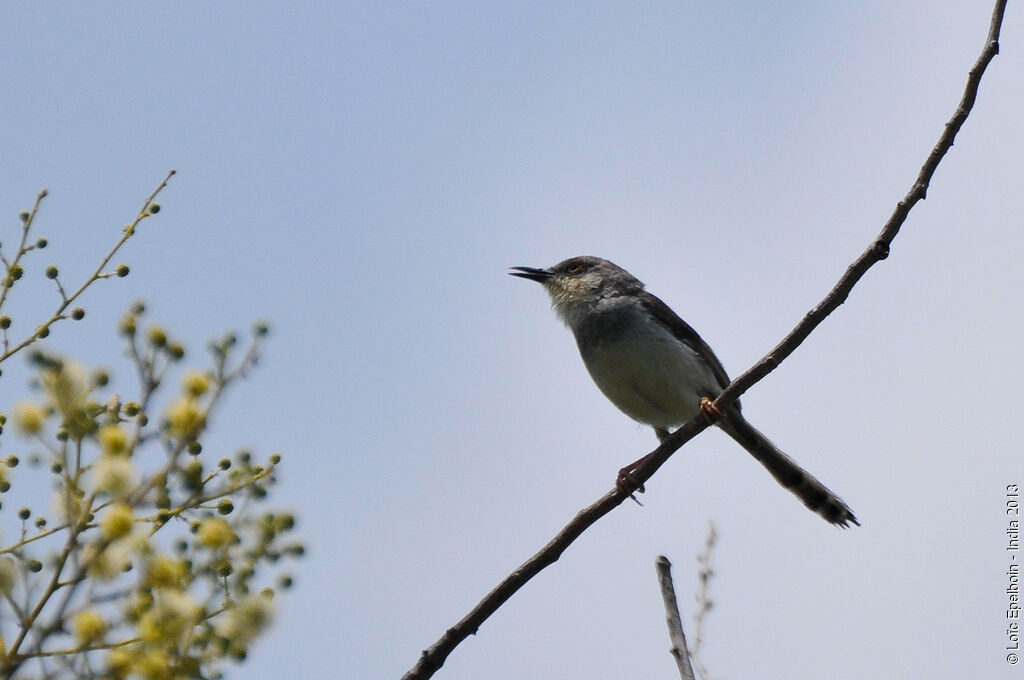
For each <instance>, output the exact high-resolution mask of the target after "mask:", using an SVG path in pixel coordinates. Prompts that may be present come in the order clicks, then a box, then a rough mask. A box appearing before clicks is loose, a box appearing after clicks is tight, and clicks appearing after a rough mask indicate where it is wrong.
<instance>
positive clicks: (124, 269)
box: [114, 264, 131, 279]
mask: <svg viewBox="0 0 1024 680" xmlns="http://www.w3.org/2000/svg"><path fill="white" fill-rule="evenodd" d="M129 271H131V270H130V269H128V265H126V264H119V265H117V269H116V270H114V273H116V274H117V275H118V276H119V277H121V278H122V279H123V278H124V277H126V276H128V272H129Z"/></svg>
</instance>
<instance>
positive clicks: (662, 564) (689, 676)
mask: <svg viewBox="0 0 1024 680" xmlns="http://www.w3.org/2000/svg"><path fill="white" fill-rule="evenodd" d="M654 569H655V570H656V571H657V572H658V586H660V587H661V599H662V600H663V601H664V602H665V623H666V624H668V637H669V639H670V640H671V641H672V649H671V650H669V651H670V652H671V654H672V657H673V658H674V659H675V660H676V666H677V667H678V668H679V677H681V678H682V679H683V680H697V679H696V678H695V677H694V675H693V666H691V665H690V652H689V650H688V649H687V647H686V633H684V632H683V620H682V618H681V617H680V616H679V603H678V602H677V601H676V589H675V587H674V586H673V585H672V563H671V562H669V561H668V558H667V557H665V556H664V555H658V559H656V560H654Z"/></svg>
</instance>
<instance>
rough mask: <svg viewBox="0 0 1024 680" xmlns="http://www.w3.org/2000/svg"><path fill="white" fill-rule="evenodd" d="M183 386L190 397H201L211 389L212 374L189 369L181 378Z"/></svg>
mask: <svg viewBox="0 0 1024 680" xmlns="http://www.w3.org/2000/svg"><path fill="white" fill-rule="evenodd" d="M181 387H182V389H184V391H185V394H187V395H188V396H190V397H193V398H196V397H201V396H203V395H204V394H206V393H207V392H208V391H209V390H210V376H209V375H207V374H206V373H202V372H200V371H189V372H188V373H186V374H185V377H184V378H182V380H181Z"/></svg>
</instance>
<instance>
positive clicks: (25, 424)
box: [14, 401, 46, 435]
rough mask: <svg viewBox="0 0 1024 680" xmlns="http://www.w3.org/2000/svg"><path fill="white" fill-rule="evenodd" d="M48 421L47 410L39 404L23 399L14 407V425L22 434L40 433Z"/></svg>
mask: <svg viewBox="0 0 1024 680" xmlns="http://www.w3.org/2000/svg"><path fill="white" fill-rule="evenodd" d="M45 422H46V412H45V411H44V410H43V408H42V407H41V406H40V405H39V404H35V403H32V402H30V401H23V402H21V403H19V404H17V405H15V407H14V425H15V427H17V428H18V430H20V431H21V433H22V434H28V435H31V434H39V431H40V430H42V429H43V423H45Z"/></svg>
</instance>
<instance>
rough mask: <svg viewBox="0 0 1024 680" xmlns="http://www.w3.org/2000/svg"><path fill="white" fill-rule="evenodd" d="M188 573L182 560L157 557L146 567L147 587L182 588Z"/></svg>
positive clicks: (164, 556)
mask: <svg viewBox="0 0 1024 680" xmlns="http://www.w3.org/2000/svg"><path fill="white" fill-rule="evenodd" d="M187 571H188V570H187V568H186V567H185V565H184V564H183V563H182V562H181V560H176V559H174V558H173V557H168V556H167V555H157V556H155V557H153V558H152V559H151V560H150V561H149V564H148V565H147V566H146V585H147V586H149V587H151V588H180V587H181V586H182V582H183V581H184V579H185V574H186V573H187Z"/></svg>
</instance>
